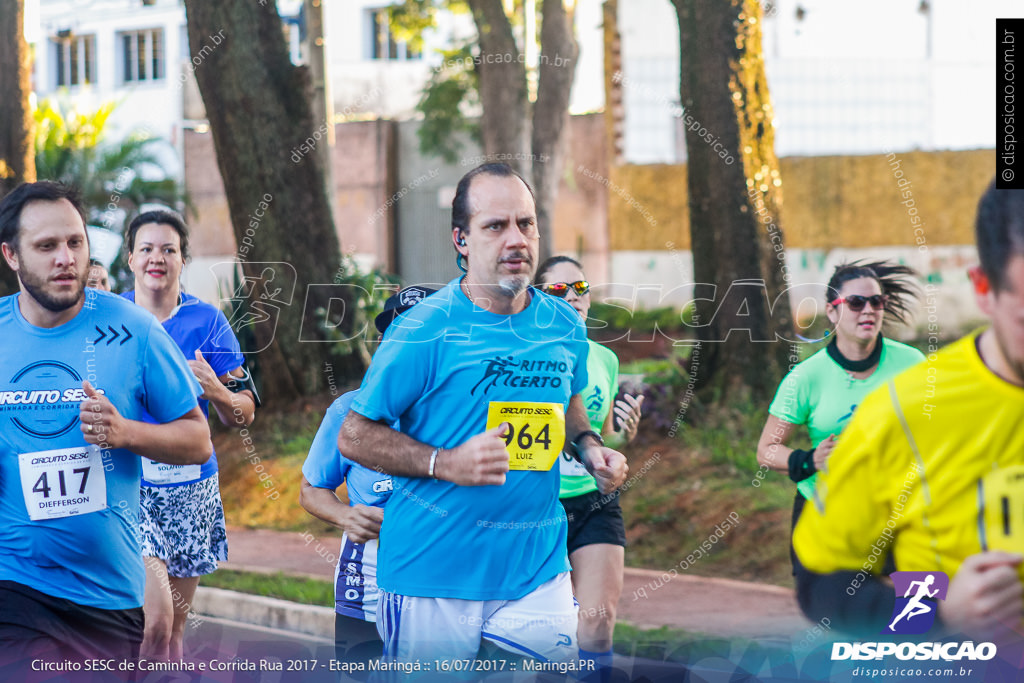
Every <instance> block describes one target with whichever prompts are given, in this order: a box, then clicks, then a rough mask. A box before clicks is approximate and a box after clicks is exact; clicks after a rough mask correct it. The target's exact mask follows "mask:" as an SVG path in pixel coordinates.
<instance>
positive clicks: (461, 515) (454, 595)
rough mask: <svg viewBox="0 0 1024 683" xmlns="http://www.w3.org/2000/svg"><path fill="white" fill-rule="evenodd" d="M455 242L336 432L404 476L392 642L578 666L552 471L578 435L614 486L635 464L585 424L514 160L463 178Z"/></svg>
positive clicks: (394, 505) (387, 629)
mask: <svg viewBox="0 0 1024 683" xmlns="http://www.w3.org/2000/svg"><path fill="white" fill-rule="evenodd" d="M452 240H453V242H454V246H455V249H456V251H457V252H458V258H459V260H460V263H461V259H463V258H465V259H466V261H467V264H468V265H467V268H466V275H465V276H464V277H462V278H458V279H455V280H452V281H451V282H450V283H449V284H448V285H447V286H446V287H444V288H443V289H442V290H441V291H439V292H438V293H437V294H435V295H433V296H431V297H429V298H428V299H427V300H425V301H424V302H423V303H422V304H420V305H418V306H416V307H415V308H413V309H412V310H410V311H408V312H406V313H404V314H402V315H401V316H399V317H398V319H397V320H396V321H395V322H394V324H393V325H392V326H391V329H390V330H389V331H388V333H387V334H386V335H385V337H384V341H383V343H382V344H381V346H380V348H379V349H378V351H377V354H376V356H375V357H374V360H373V363H372V364H371V366H370V369H369V370H368V372H367V374H366V377H365V378H364V380H363V386H362V388H361V391H360V394H359V396H358V397H357V398H356V400H355V401H354V402H353V404H352V410H351V411H350V412H349V415H348V417H347V418H346V419H345V423H344V425H343V426H342V429H341V434H340V436H339V441H338V446H339V450H340V451H341V452H343V453H345V454H346V455H347V456H348V457H349V458H351V459H352V460H354V461H356V462H359V463H360V464H362V465H364V466H366V467H370V468H374V469H378V470H380V471H383V472H387V473H389V474H392V475H393V476H394V492H393V493H392V495H391V498H390V499H389V500H388V503H387V506H386V507H385V511H384V521H383V526H382V529H381V542H380V555H379V562H380V570H379V572H378V584H379V586H380V588H381V591H382V593H381V600H380V605H379V606H378V630H379V631H380V633H381V637H382V638H383V640H384V652H385V655H387V656H389V657H392V658H395V659H397V660H405V661H413V660H416V659H429V658H432V657H447V658H471V657H474V656H475V655H476V654H477V650H478V649H479V647H480V644H481V640H488V641H491V642H493V643H495V644H497V645H498V646H499V647H502V648H504V649H506V650H509V651H511V652H514V653H517V654H520V655H524V656H528V657H534V658H537V659H540V660H548V661H568V660H570V659H573V658H574V657H575V655H576V652H577V647H576V643H575V639H576V607H575V605H574V601H573V597H572V587H571V584H570V580H569V575H568V570H569V563H568V558H567V555H566V545H565V534H566V520H565V513H564V511H563V510H562V508H561V505H560V504H559V502H558V486H559V470H558V468H557V467H554V465H555V463H556V462H557V459H558V456H559V454H560V453H561V451H562V450H563V446H565V445H566V444H569V443H571V444H572V446H568V449H569V450H570V452H573V453H575V454H577V456H578V457H579V458H580V459H581V460H582V462H584V464H586V465H587V467H588V470H590V471H591V472H592V473H593V475H594V476H595V478H596V479H597V482H598V485H599V487H600V488H601V490H602V492H609V491H612V490H614V489H615V488H617V487H618V486H619V485H621V483H622V482H623V481H624V479H625V475H626V469H627V468H626V463H625V458H624V457H623V456H622V454H621V453H618V452H616V451H614V450H612V449H609V448H605V447H604V445H603V442H602V441H601V439H600V436H599V435H597V434H596V433H594V432H592V431H590V425H589V422H588V419H587V414H586V410H585V408H584V406H583V402H582V399H581V398H580V395H579V394H580V392H581V391H582V390H583V389H584V388H585V387H586V379H587V376H586V361H587V339H586V329H585V327H584V325H583V323H582V321H581V320H580V318H579V315H577V314H576V312H575V311H573V310H572V309H571V308H570V307H569V306H568V304H566V303H565V302H564V301H562V300H560V299H557V298H555V297H551V296H548V295H546V294H542V293H540V292H538V291H537V290H534V289H531V288H530V287H529V284H530V282H531V281H532V279H533V275H534V271H535V270H536V266H537V254H538V240H539V233H538V229H537V218H536V207H535V202H534V198H533V192H532V190H531V189H530V187H529V186H528V185H527V184H526V182H525V181H524V180H523V179H522V178H521V177H520V176H519V175H518V174H516V173H515V172H514V171H513V170H512V169H511V168H510V167H509V166H507V165H506V164H486V165H484V166H481V167H478V168H476V169H474V170H473V171H470V172H469V173H467V174H466V175H465V176H464V177H463V178H462V180H461V181H460V182H459V185H458V187H457V189H456V194H455V199H454V201H453V211H452ZM395 422H397V423H398V425H399V429H398V430H397V431H396V430H394V429H391V428H390V427H389V426H388V425H390V424H393V423H395Z"/></svg>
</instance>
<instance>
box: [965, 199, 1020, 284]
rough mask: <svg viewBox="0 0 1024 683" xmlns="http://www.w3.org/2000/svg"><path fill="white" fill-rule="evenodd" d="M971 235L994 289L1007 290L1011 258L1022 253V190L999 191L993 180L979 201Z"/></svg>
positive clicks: (982, 268) (982, 266)
mask: <svg viewBox="0 0 1024 683" xmlns="http://www.w3.org/2000/svg"><path fill="white" fill-rule="evenodd" d="M974 237H975V240H976V241H977V242H978V258H979V259H980V260H981V270H982V272H983V273H985V276H986V277H988V280H989V282H990V283H991V285H992V288H993V289H995V290H1002V289H1006V288H1007V286H1008V284H1009V283H1008V282H1007V281H1006V266H1007V264H1009V262H1010V257H1011V256H1014V255H1024V190H999V189H996V184H995V181H992V184H991V185H989V186H988V189H987V190H986V191H985V194H983V195H982V196H981V201H979V202H978V218H977V221H976V223H975V226H974Z"/></svg>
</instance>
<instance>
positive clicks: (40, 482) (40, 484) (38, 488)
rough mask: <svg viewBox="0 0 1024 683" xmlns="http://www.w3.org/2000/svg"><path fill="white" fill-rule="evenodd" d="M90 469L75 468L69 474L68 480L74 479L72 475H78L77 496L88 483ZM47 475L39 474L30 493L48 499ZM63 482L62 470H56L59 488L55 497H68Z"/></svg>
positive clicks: (83, 491)
mask: <svg viewBox="0 0 1024 683" xmlns="http://www.w3.org/2000/svg"><path fill="white" fill-rule="evenodd" d="M90 469H91V468H89V467H76V468H75V469H73V470H71V472H70V475H71V476H70V477H69V478H72V479H73V478H74V476H73V475H78V476H79V479H78V494H79V495H81V494H83V493H85V485H86V483H88V481H89V470H90ZM49 475H50V473H49V472H43V473H42V474H40V475H39V479H37V480H36V484H35V486H33V487H32V491H33V492H35V493H41V494H43V498H49V497H50V488H51V487H50V484H49V478H50V476H49ZM65 480H66V477H65V476H64V470H57V485H58V486H59V487H60V493H59V494H55V495H60V496H66V495H68V486H67V483H66V481H65Z"/></svg>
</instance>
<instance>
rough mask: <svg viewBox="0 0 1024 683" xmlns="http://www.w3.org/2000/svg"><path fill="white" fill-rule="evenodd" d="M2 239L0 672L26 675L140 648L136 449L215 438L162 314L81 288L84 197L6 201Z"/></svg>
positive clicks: (192, 454) (190, 458)
mask: <svg viewBox="0 0 1024 683" xmlns="http://www.w3.org/2000/svg"><path fill="white" fill-rule="evenodd" d="M0 242H2V247H3V256H4V260H5V261H6V262H7V264H8V266H10V267H11V269H12V270H14V271H15V272H16V273H17V274H18V281H19V284H20V292H19V293H18V294H15V295H13V296H9V297H5V298H3V299H0V329H3V330H4V332H3V336H2V337H0V679H3V680H25V678H26V677H25V676H24V675H23V674H22V673H19V672H18V669H19V668H21V669H24V668H25V667H27V666H30V662H32V664H31V666H34V665H35V661H36V659H37V658H38V659H41V660H47V661H51V662H54V661H55V662H65V663H67V662H69V661H70V662H74V663H80V662H82V661H86V660H90V659H101V660H109V659H113V660H131V659H134V658H135V657H136V656H137V655H138V651H139V645H140V643H141V642H142V634H143V613H142V599H143V579H144V576H145V574H144V572H143V567H142V556H141V552H140V548H139V538H138V526H139V521H138V520H139V475H140V469H141V464H140V460H139V456H140V455H141V456H144V457H148V458H153V459H156V460H159V461H160V462H167V463H171V464H175V465H190V464H200V463H202V462H204V461H205V460H207V459H208V458H209V457H210V453H211V452H212V450H211V449H212V445H211V443H210V430H209V427H208V426H207V424H206V418H204V417H203V414H202V412H200V410H199V406H198V403H197V400H196V397H197V395H198V394H199V393H200V391H201V390H200V388H199V384H198V383H197V382H196V379H195V377H194V376H193V375H192V371H191V370H190V369H189V367H188V364H187V363H186V362H185V357H184V356H182V354H181V351H180V350H178V347H177V346H176V345H175V344H174V342H173V341H172V340H171V338H170V337H169V336H168V335H167V333H166V332H165V331H164V330H163V328H162V327H161V326H160V324H159V323H158V322H157V321H156V319H155V318H154V317H153V316H152V315H150V314H149V313H147V312H146V311H144V310H142V309H141V308H139V307H137V306H135V305H133V304H131V303H129V302H128V301H125V300H124V299H122V298H120V297H118V296H114V295H113V294H110V293H108V292H101V291H98V290H95V289H92V288H86V287H85V283H86V278H87V277H88V273H89V240H88V237H87V235H86V231H85V218H84V214H83V211H82V205H81V202H80V201H79V199H78V195H77V192H75V191H73V190H72V189H71V188H68V187H66V186H64V185H60V184H58V183H52V182H48V181H41V182H38V183H26V184H22V185H20V186H19V187H18V188H16V189H15V190H14V191H13V192H11V193H10V194H9V195H7V196H6V197H5V198H4V200H3V202H0ZM147 413H148V414H149V415H151V416H153V418H154V422H155V423H154V424H149V423H146V422H143V416H144V415H145V414H147ZM5 665H11V666H12V667H13V668H14V669H15V671H11V669H10V668H5ZM37 670H38V669H37Z"/></svg>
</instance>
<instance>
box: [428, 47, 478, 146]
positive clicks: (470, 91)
mask: <svg viewBox="0 0 1024 683" xmlns="http://www.w3.org/2000/svg"><path fill="white" fill-rule="evenodd" d="M441 54H442V56H443V57H444V62H443V63H442V65H441V66H440V67H439V68H438V69H435V70H434V72H433V73H432V74H431V75H430V80H429V81H427V84H426V85H425V86H424V87H423V92H422V94H421V97H420V102H419V104H418V105H417V108H418V109H419V110H420V112H422V113H423V125H421V126H420V129H419V131H417V135H418V136H419V139H420V151H421V152H423V153H424V154H426V155H429V156H439V157H441V158H442V159H444V160H445V161H446V162H447V163H449V164H452V163H455V162H456V161H457V160H458V158H459V154H460V153H461V152H462V148H463V143H462V142H461V140H460V135H459V134H460V133H462V134H468V135H469V137H470V138H472V139H473V140H475V141H477V142H478V143H479V142H480V140H481V134H480V124H479V122H478V121H476V120H474V119H470V118H468V117H467V116H466V115H465V113H464V112H465V110H466V109H467V108H472V107H477V106H478V105H479V90H478V83H479V76H478V75H477V73H476V70H475V69H473V54H472V51H471V44H469V43H466V44H464V45H462V46H461V47H457V48H455V49H453V50H442V51H441Z"/></svg>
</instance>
